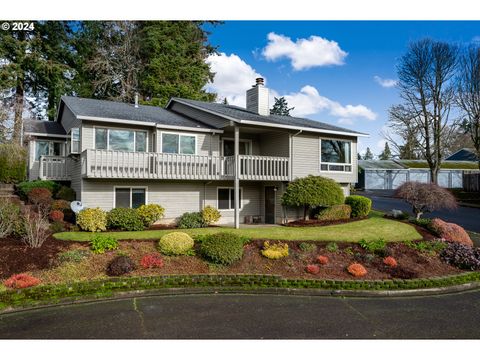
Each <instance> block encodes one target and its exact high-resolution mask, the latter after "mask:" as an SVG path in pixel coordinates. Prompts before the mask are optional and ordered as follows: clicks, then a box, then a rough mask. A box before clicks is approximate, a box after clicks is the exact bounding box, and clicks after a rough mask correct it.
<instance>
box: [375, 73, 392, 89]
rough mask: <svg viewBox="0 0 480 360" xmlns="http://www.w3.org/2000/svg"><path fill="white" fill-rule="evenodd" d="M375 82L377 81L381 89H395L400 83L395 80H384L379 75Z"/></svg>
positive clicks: (376, 76)
mask: <svg viewBox="0 0 480 360" xmlns="http://www.w3.org/2000/svg"><path fill="white" fill-rule="evenodd" d="M373 80H375V82H376V83H378V84H379V85H380V86H381V87H384V88H391V87H394V86H395V85H397V83H398V81H397V80H395V79H384V78H382V77H380V76H378V75H375V76H374V77H373Z"/></svg>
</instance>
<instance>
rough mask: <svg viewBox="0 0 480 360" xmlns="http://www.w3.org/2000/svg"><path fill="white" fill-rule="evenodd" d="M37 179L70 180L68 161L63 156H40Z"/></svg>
mask: <svg viewBox="0 0 480 360" xmlns="http://www.w3.org/2000/svg"><path fill="white" fill-rule="evenodd" d="M39 177H40V179H42V180H70V168H69V159H68V158H67V157H65V156H45V155H42V156H40V169H39Z"/></svg>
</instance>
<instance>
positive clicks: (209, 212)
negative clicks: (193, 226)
mask: <svg viewBox="0 0 480 360" xmlns="http://www.w3.org/2000/svg"><path fill="white" fill-rule="evenodd" d="M221 217H222V215H221V214H220V211H218V210H217V209H216V208H215V207H213V206H211V205H207V206H205V207H204V208H203V210H202V218H203V221H204V222H205V224H207V225H211V224H213V223H216V222H217V221H218V220H220V218H221Z"/></svg>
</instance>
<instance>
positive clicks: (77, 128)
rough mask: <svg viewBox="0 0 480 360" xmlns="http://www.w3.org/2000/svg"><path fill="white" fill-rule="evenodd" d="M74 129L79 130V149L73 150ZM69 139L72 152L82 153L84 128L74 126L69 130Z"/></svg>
mask: <svg viewBox="0 0 480 360" xmlns="http://www.w3.org/2000/svg"><path fill="white" fill-rule="evenodd" d="M73 130H78V140H75V141H78V151H75V152H74V151H72V150H73V143H74V140H73ZM69 134H70V135H69V139H70V149H69V150H70V154H80V153H81V152H82V129H81V128H80V127H72V128H71V129H70V131H69Z"/></svg>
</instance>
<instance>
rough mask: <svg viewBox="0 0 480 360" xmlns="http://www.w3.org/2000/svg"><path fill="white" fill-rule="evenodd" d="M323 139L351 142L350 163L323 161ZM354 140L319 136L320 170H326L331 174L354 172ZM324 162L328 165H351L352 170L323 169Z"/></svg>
mask: <svg viewBox="0 0 480 360" xmlns="http://www.w3.org/2000/svg"><path fill="white" fill-rule="evenodd" d="M322 140H334V141H343V142H349V143H350V162H349V163H331V162H325V163H324V162H322ZM352 143H353V141H352V140H344V139H334V138H326V137H319V142H318V145H319V148H318V150H319V151H318V153H319V157H320V168H319V170H320V172H326V173H329V174H352V173H353V161H352V160H353V146H352ZM322 164H326V165H341V166H350V171H338V170H322Z"/></svg>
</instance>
